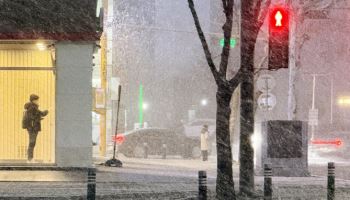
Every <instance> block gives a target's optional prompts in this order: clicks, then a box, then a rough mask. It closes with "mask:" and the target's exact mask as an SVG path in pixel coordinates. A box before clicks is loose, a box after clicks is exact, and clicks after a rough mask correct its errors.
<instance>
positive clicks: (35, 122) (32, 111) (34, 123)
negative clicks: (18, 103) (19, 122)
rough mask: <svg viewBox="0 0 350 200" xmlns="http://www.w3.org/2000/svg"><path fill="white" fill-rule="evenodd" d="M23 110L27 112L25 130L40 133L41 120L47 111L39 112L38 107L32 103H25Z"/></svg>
mask: <svg viewBox="0 0 350 200" xmlns="http://www.w3.org/2000/svg"><path fill="white" fill-rule="evenodd" d="M24 109H25V110H26V112H27V117H28V124H27V126H26V127H27V130H28V131H33V132H39V131H41V120H42V119H43V117H45V116H46V115H47V114H48V111H47V110H46V111H40V110H39V106H38V105H36V104H35V103H33V102H29V103H26V104H25V105H24Z"/></svg>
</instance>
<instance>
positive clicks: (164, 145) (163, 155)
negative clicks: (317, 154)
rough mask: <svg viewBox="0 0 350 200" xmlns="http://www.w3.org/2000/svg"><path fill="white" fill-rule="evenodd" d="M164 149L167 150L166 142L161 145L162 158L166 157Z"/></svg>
mask: <svg viewBox="0 0 350 200" xmlns="http://www.w3.org/2000/svg"><path fill="white" fill-rule="evenodd" d="M166 151H167V146H166V144H163V145H162V159H166Z"/></svg>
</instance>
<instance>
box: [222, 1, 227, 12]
mask: <svg viewBox="0 0 350 200" xmlns="http://www.w3.org/2000/svg"><path fill="white" fill-rule="evenodd" d="M222 7H223V8H224V10H226V8H227V0H222Z"/></svg>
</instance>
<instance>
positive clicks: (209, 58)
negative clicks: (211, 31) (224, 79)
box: [188, 0, 220, 84]
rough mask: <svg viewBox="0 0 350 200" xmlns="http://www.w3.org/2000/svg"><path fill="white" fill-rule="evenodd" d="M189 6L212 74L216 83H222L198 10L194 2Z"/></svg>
mask: <svg viewBox="0 0 350 200" xmlns="http://www.w3.org/2000/svg"><path fill="white" fill-rule="evenodd" d="M188 6H189V8H190V10H191V13H192V16H193V20H194V24H195V26H196V29H197V32H198V36H199V39H200V41H201V43H202V46H203V49H204V54H205V58H206V60H207V62H208V65H209V68H210V70H211V72H212V74H213V76H214V79H215V81H216V83H217V84H218V83H219V82H220V75H219V72H218V71H217V69H216V66H215V64H214V62H213V59H212V56H211V53H210V50H209V46H208V43H207V40H206V39H205V36H204V33H203V30H202V27H201V25H200V22H199V18H198V15H197V12H196V9H195V7H194V3H193V0H188Z"/></svg>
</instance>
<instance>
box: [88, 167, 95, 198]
mask: <svg viewBox="0 0 350 200" xmlns="http://www.w3.org/2000/svg"><path fill="white" fill-rule="evenodd" d="M95 198H96V169H94V168H89V169H88V184H87V200H95Z"/></svg>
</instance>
